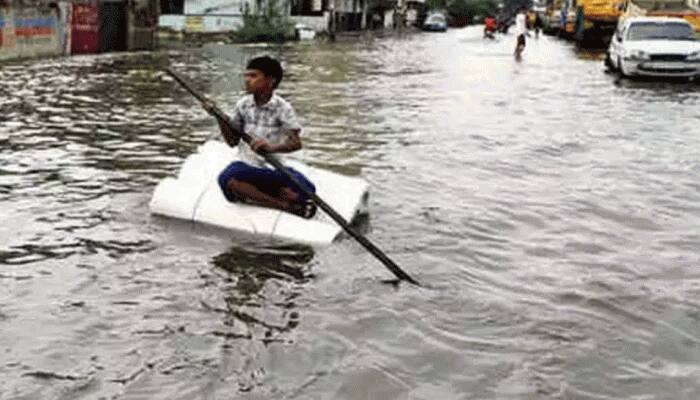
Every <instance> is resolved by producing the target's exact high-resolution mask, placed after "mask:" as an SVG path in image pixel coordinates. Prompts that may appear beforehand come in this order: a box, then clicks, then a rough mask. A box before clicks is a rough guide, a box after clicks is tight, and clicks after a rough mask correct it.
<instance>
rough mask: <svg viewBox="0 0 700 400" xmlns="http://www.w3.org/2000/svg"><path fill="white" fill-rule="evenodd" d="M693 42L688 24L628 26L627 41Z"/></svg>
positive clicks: (693, 38) (652, 23) (639, 23)
mask: <svg viewBox="0 0 700 400" xmlns="http://www.w3.org/2000/svg"><path fill="white" fill-rule="evenodd" d="M656 39H666V40H695V33H694V32H693V28H692V27H691V26H690V24H685V23H682V22H663V23H659V22H638V23H635V24H632V25H630V28H629V34H628V35H627V40H656Z"/></svg>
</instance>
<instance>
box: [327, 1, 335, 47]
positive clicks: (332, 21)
mask: <svg viewBox="0 0 700 400" xmlns="http://www.w3.org/2000/svg"><path fill="white" fill-rule="evenodd" d="M329 2H330V6H329V8H330V10H329V19H330V20H329V21H328V37H329V38H330V39H331V42H335V30H336V26H335V0H329Z"/></svg>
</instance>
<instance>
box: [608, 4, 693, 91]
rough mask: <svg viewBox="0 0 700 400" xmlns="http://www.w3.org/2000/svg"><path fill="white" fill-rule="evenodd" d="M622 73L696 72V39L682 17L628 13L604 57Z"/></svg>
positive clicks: (686, 74) (661, 74)
mask: <svg viewBox="0 0 700 400" xmlns="http://www.w3.org/2000/svg"><path fill="white" fill-rule="evenodd" d="M605 62H606V64H607V65H608V67H609V68H610V69H612V70H617V71H619V72H620V74H621V75H622V76H649V77H669V78H671V77H680V78H697V77H698V76H700V41H698V39H697V37H696V36H695V32H694V31H693V27H692V25H690V24H689V23H688V22H687V21H686V20H684V19H682V18H668V17H631V18H627V19H625V20H623V21H621V22H620V24H619V25H618V28H617V31H616V32H615V35H614V36H613V39H612V41H611V42H610V47H609V48H608V53H607V56H606V60H605Z"/></svg>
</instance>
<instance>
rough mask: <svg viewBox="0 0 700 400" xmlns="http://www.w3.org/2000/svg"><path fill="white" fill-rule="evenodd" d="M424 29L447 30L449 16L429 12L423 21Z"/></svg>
mask: <svg viewBox="0 0 700 400" xmlns="http://www.w3.org/2000/svg"><path fill="white" fill-rule="evenodd" d="M423 30H424V31H436V32H445V31H446V30H447V18H446V17H445V14H443V13H438V12H435V13H432V14H429V15H428V16H427V17H426V18H425V21H424V22H423Z"/></svg>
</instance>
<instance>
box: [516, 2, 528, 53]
mask: <svg viewBox="0 0 700 400" xmlns="http://www.w3.org/2000/svg"><path fill="white" fill-rule="evenodd" d="M526 18H527V16H526V15H525V7H523V8H521V9H520V11H519V12H518V15H516V16H515V34H516V35H517V37H518V38H517V43H516V44H515V58H517V59H520V57H521V56H522V54H523V50H525V35H527V19H526Z"/></svg>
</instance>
